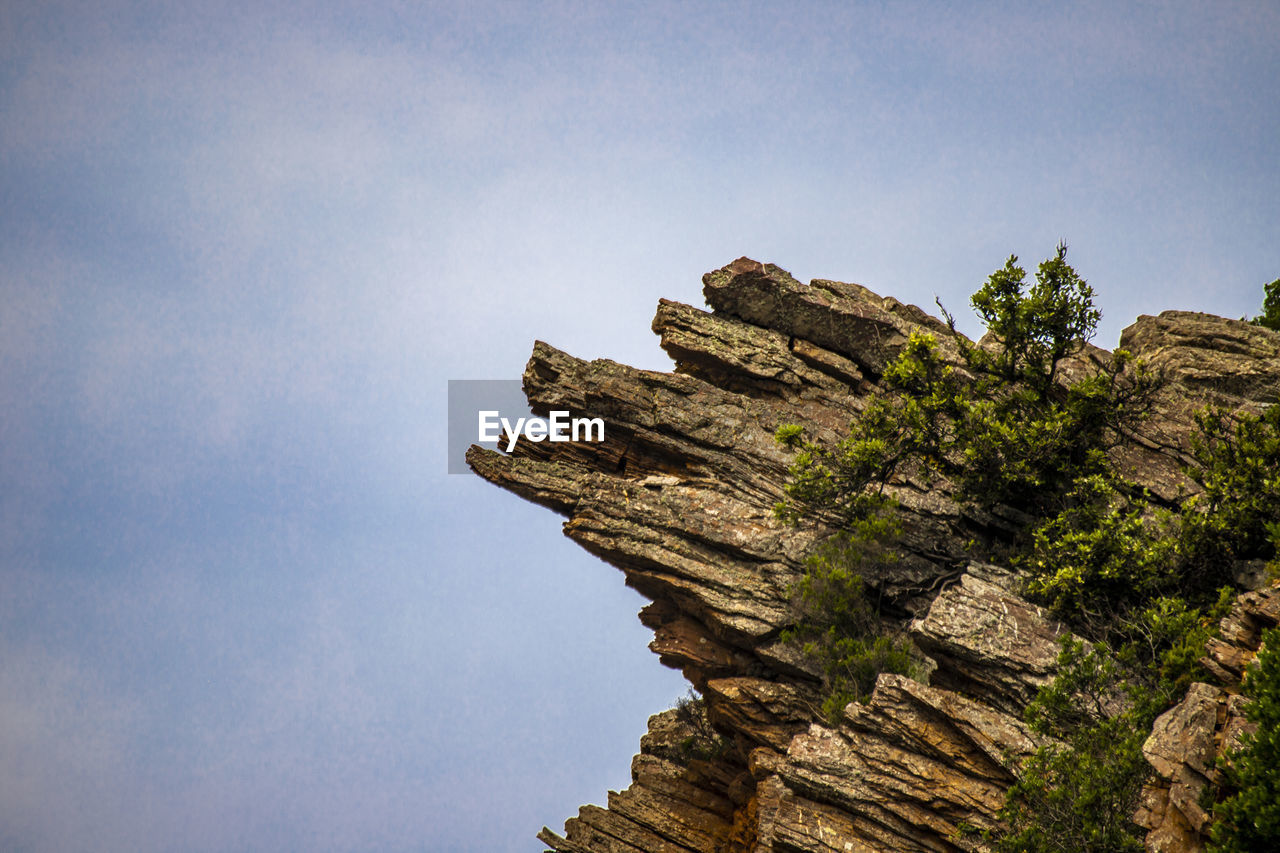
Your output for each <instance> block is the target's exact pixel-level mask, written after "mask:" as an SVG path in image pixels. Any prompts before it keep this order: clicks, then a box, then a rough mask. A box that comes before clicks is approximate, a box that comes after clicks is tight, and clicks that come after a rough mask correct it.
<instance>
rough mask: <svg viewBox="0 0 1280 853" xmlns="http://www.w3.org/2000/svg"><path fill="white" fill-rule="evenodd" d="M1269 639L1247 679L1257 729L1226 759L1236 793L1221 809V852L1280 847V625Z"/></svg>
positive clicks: (1216, 833)
mask: <svg viewBox="0 0 1280 853" xmlns="http://www.w3.org/2000/svg"><path fill="white" fill-rule="evenodd" d="M1263 644H1264V647H1263V649H1262V651H1260V652H1259V653H1258V659H1257V662H1256V665H1255V667H1254V668H1252V669H1251V670H1250V671H1249V673H1248V677H1247V678H1246V679H1245V683H1244V693H1245V695H1246V696H1247V697H1249V698H1250V699H1251V700H1253V701H1251V702H1250V703H1249V704H1248V705H1247V706H1245V716H1246V717H1247V718H1248V719H1249V721H1250V722H1252V723H1253V724H1254V725H1255V726H1257V730H1256V731H1255V732H1253V733H1252V734H1246V735H1244V737H1242V738H1241V744H1240V748H1239V749H1238V750H1236V751H1235V752H1234V753H1233V754H1232V755H1231V758H1230V759H1229V761H1228V762H1227V763H1226V766H1225V770H1226V772H1227V778H1228V783H1229V785H1230V786H1231V788H1233V789H1234V793H1233V794H1232V795H1231V796H1229V797H1228V798H1227V799H1225V800H1224V801H1223V802H1222V803H1220V804H1219V806H1218V809H1217V812H1216V814H1215V817H1216V818H1217V822H1216V823H1215V824H1214V826H1213V844H1212V846H1211V848H1210V849H1211V850H1213V851H1215V853H1252V851H1256V850H1280V629H1277V628H1273V629H1271V630H1270V631H1267V632H1265V633H1264V635H1263Z"/></svg>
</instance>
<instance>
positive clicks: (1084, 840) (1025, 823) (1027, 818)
mask: <svg viewBox="0 0 1280 853" xmlns="http://www.w3.org/2000/svg"><path fill="white" fill-rule="evenodd" d="M1230 600H1231V596H1230V590H1224V595H1223V596H1222V597H1221V598H1220V599H1219V602H1218V604H1217V605H1216V606H1215V608H1214V609H1213V610H1211V611H1210V612H1208V613H1201V612H1199V611H1196V610H1192V609H1189V608H1188V607H1187V606H1186V604H1185V603H1184V602H1182V601H1180V600H1177V599H1167V598H1166V599H1161V600H1159V601H1158V602H1156V603H1155V604H1154V605H1152V606H1151V607H1149V608H1147V609H1146V610H1145V611H1143V612H1142V613H1141V614H1139V615H1138V616H1137V617H1136V618H1135V620H1134V622H1133V627H1132V629H1131V631H1130V637H1129V638H1128V639H1127V640H1126V641H1125V642H1124V644H1123V645H1121V646H1119V647H1117V648H1115V649H1113V648H1112V647H1111V646H1110V645H1108V644H1107V643H1105V642H1103V643H1098V644H1096V645H1093V646H1087V645H1086V644H1085V643H1083V642H1081V641H1080V640H1079V639H1077V638H1075V637H1072V636H1070V635H1067V636H1064V637H1063V640H1062V651H1061V653H1060V654H1059V656H1058V675H1057V677H1056V678H1055V679H1054V680H1053V682H1051V683H1050V684H1049V685H1047V686H1046V687H1044V688H1043V689H1042V690H1041V691H1040V693H1039V694H1038V695H1037V697H1036V699H1035V700H1034V701H1033V702H1032V703H1031V704H1030V705H1028V706H1027V709H1026V721H1027V724H1028V725H1029V726H1030V727H1031V729H1032V730H1033V731H1035V732H1036V733H1038V734H1040V735H1044V736H1048V737H1051V738H1053V739H1054V740H1051V741H1050V742H1049V743H1048V744H1046V745H1045V746H1042V747H1041V748H1040V749H1038V750H1037V751H1036V752H1035V753H1034V754H1033V755H1032V756H1031V758H1029V759H1028V760H1027V761H1026V763H1024V764H1023V766H1022V767H1021V768H1020V776H1019V779H1018V781H1017V782H1016V783H1015V784H1014V785H1013V786H1012V787H1011V788H1010V790H1009V792H1008V795H1007V798H1006V801H1005V806H1004V808H1003V809H1002V811H1001V813H1000V817H1001V819H1002V820H1003V822H1004V823H1005V825H1006V826H1007V830H1006V831H1004V832H1002V833H993V834H992V835H993V837H992V838H990V839H989V840H993V841H994V842H995V849H996V850H997V851H999V853H1066V851H1072V853H1076V851H1079V852H1080V853H1093V851H1096V852H1097V853H1113V851H1130V850H1132V851H1141V850H1142V849H1143V843H1142V838H1143V834H1142V832H1141V830H1140V829H1139V828H1138V827H1137V826H1136V825H1134V823H1133V815H1134V812H1135V811H1136V810H1137V807H1138V804H1139V798H1140V796H1141V793H1142V786H1143V784H1144V783H1145V782H1146V780H1147V778H1148V776H1149V775H1150V772H1151V768H1150V766H1149V765H1148V764H1147V761H1146V759H1145V758H1144V757H1143V754H1142V745H1143V743H1144V742H1145V741H1146V739H1147V736H1148V734H1149V732H1150V731H1151V725H1152V723H1153V722H1154V721H1155V718H1156V717H1157V716H1158V715H1159V714H1160V713H1161V712H1162V711H1164V710H1165V709H1166V708H1168V707H1169V706H1170V705H1172V704H1173V703H1174V702H1175V701H1176V700H1177V697H1179V696H1181V695H1182V694H1183V693H1185V692H1186V689H1187V687H1188V686H1190V683H1191V681H1192V680H1193V679H1197V678H1203V677H1204V674H1205V673H1204V671H1203V670H1202V669H1201V668H1200V664H1199V662H1198V659H1199V656H1200V654H1201V653H1202V650H1203V648H1204V644H1205V642H1206V641H1207V640H1208V638H1209V636H1210V634H1211V632H1212V628H1211V627H1210V626H1211V625H1214V624H1216V620H1217V618H1220V617H1221V615H1223V614H1224V613H1225V610H1226V608H1227V607H1229V604H1230Z"/></svg>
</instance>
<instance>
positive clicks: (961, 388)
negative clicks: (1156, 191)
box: [777, 245, 1157, 520]
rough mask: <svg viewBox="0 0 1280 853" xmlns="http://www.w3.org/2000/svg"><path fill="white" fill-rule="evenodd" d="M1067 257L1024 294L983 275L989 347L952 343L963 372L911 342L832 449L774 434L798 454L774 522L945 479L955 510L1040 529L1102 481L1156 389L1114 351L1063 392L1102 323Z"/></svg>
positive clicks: (1002, 279) (789, 429) (925, 344)
mask: <svg viewBox="0 0 1280 853" xmlns="http://www.w3.org/2000/svg"><path fill="white" fill-rule="evenodd" d="M1066 251H1067V249H1066V246H1064V245H1059V246H1058V250H1057V254H1056V255H1055V256H1054V257H1053V258H1050V259H1049V260H1047V261H1045V262H1044V263H1042V264H1041V265H1040V269H1039V271H1038V272H1037V275H1036V282H1035V284H1033V285H1028V284H1027V282H1026V273H1025V271H1024V270H1023V269H1022V268H1021V267H1019V266H1018V265H1017V258H1016V257H1014V256H1011V257H1010V258H1009V259H1008V260H1007V261H1006V262H1005V265H1004V267H1003V268H1002V269H999V270H997V271H996V272H994V273H992V274H991V276H990V277H989V278H988V279H987V282H986V284H984V285H983V286H982V288H980V289H979V290H978V292H977V293H975V294H974V295H973V298H972V300H971V301H972V304H973V307H974V310H975V311H977V313H978V314H979V316H981V317H982V319H983V321H984V322H985V323H986V324H987V328H988V332H989V335H990V338H991V340H990V342H988V343H986V344H983V345H975V344H971V343H969V342H967V341H966V340H965V339H964V337H963V336H960V335H957V336H956V337H955V341H956V343H957V345H958V346H959V349H960V353H961V356H962V358H963V364H960V365H952V364H948V363H946V362H945V361H943V359H942V357H941V356H940V354H939V351H938V343H937V340H936V339H935V338H934V337H933V335H930V334H924V333H913V334H912V336H911V338H910V340H909V341H908V343H907V345H906V346H905V347H904V348H903V349H902V351H901V352H900V353H899V355H898V357H897V359H896V360H894V361H893V362H892V363H890V365H889V366H888V367H887V368H886V369H885V372H884V375H883V377H882V378H883V383H884V385H885V386H886V388H887V389H888V390H890V391H892V392H893V393H892V394H891V395H886V396H883V397H877V398H875V399H874V400H872V401H871V403H869V404H868V406H867V408H866V409H865V410H864V411H863V413H862V415H861V416H860V417H859V418H857V419H856V420H855V421H854V422H853V423H852V424H851V425H850V428H849V433H848V435H847V436H846V437H845V438H843V439H841V441H840V442H839V443H838V444H837V445H836V446H835V447H823V446H820V445H818V444H816V443H814V442H810V441H807V440H805V439H804V437H803V431H802V430H801V429H800V428H799V427H797V426H794V425H787V426H784V427H782V428H781V429H779V431H778V436H777V437H778V440H779V441H780V442H782V443H783V444H786V445H787V446H789V447H792V448H795V449H797V450H799V451H800V452H799V453H797V455H796V458H795V461H794V462H793V464H792V466H791V482H790V483H789V484H788V485H787V488H786V493H787V497H788V499H789V501H788V502H787V503H785V504H783V505H782V506H781V507H780V508H779V514H780V515H781V516H782V517H784V518H788V519H790V520H795V519H796V518H797V517H799V515H801V514H803V512H805V511H806V510H809V509H812V508H819V509H821V510H823V511H831V510H835V511H837V512H839V513H841V514H843V515H845V516H846V517H848V518H861V517H866V515H867V514H868V513H870V512H874V511H875V510H877V509H878V508H880V507H882V506H883V505H884V503H885V500H884V496H883V493H884V487H885V485H886V484H887V483H888V482H889V481H890V480H891V479H892V478H893V477H894V476H898V475H902V474H906V473H914V474H917V475H921V476H926V477H928V476H933V475H937V474H941V475H944V476H946V477H948V478H950V479H951V480H952V481H953V482H954V483H955V484H956V485H957V486H958V487H959V496H960V497H961V498H962V499H965V500H969V501H973V502H975V503H978V504H980V505H983V506H988V507H990V506H994V505H997V504H1008V505H1011V506H1016V507H1018V508H1019V509H1021V510H1023V511H1024V512H1027V513H1028V514H1030V515H1032V516H1041V515H1044V514H1047V513H1049V512H1051V511H1056V510H1057V509H1059V508H1060V505H1061V503H1062V501H1063V499H1064V497H1065V496H1066V495H1067V493H1068V492H1070V490H1071V488H1072V486H1073V483H1074V481H1075V480H1076V479H1077V478H1078V477H1080V476H1084V475H1088V474H1095V473H1099V472H1101V471H1103V470H1105V469H1106V467H1107V463H1106V458H1105V450H1106V449H1107V448H1108V447H1110V446H1111V445H1112V444H1114V443H1116V442H1118V441H1120V440H1121V439H1122V437H1123V435H1124V433H1125V431H1126V430H1127V429H1128V428H1129V427H1130V426H1131V425H1132V423H1133V422H1134V421H1135V420H1137V419H1138V418H1139V417H1141V416H1142V415H1143V414H1144V413H1145V410H1146V408H1147V407H1148V403H1149V400H1150V395H1151V393H1152V391H1153V390H1154V388H1155V385H1156V382H1157V380H1156V378H1155V377H1153V376H1151V375H1150V374H1148V373H1147V372H1146V371H1145V370H1144V369H1143V368H1142V367H1141V366H1140V365H1135V366H1134V369H1132V370H1130V369H1129V367H1130V365H1131V362H1132V359H1131V356H1130V355H1129V354H1128V353H1126V352H1124V351H1123V350H1120V351H1117V352H1116V353H1115V354H1114V356H1113V358H1112V360H1111V362H1110V363H1109V364H1107V365H1104V366H1103V367H1102V368H1101V370H1100V371H1099V372H1097V373H1096V374H1095V375H1094V376H1091V377H1089V378H1087V379H1084V380H1083V381H1080V382H1077V383H1074V384H1072V385H1070V386H1067V385H1063V384H1061V383H1060V382H1059V381H1058V378H1059V367H1060V363H1061V362H1062V360H1063V359H1065V358H1067V357H1068V356H1070V355H1072V354H1073V353H1075V352H1077V351H1078V350H1079V349H1080V348H1082V347H1083V346H1084V343H1085V341H1086V340H1087V339H1088V338H1089V337H1091V336H1092V335H1093V333H1094V330H1095V329H1096V328H1097V323H1098V319H1099V317H1100V313H1099V311H1098V310H1097V309H1096V308H1094V307H1093V301H1092V299H1093V290H1092V289H1091V288H1090V287H1089V286H1088V284H1086V283H1085V282H1084V280H1083V279H1081V278H1080V277H1079V276H1078V275H1077V274H1076V272H1075V270H1073V269H1072V268H1071V266H1070V265H1069V264H1067V262H1066ZM943 313H944V314H945V313H946V311H945V309H943ZM947 321H948V323H949V324H950V326H951V328H952V330H953V331H954V329H955V322H954V319H953V318H952V317H951V316H950V315H949V314H948V315H947Z"/></svg>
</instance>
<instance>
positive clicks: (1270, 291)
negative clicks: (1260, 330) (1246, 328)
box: [1253, 278, 1280, 332]
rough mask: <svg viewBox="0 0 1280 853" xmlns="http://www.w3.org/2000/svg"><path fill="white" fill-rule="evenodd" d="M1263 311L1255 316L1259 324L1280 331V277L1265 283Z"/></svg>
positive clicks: (1255, 321) (1254, 320)
mask: <svg viewBox="0 0 1280 853" xmlns="http://www.w3.org/2000/svg"><path fill="white" fill-rule="evenodd" d="M1262 290H1263V294H1264V296H1263V300H1262V313H1261V314H1259V315H1258V316H1257V317H1254V318H1253V322H1254V324H1255V325H1258V326H1266V327H1267V328H1268V329H1274V330H1275V331H1277V332H1280V278H1278V279H1276V280H1275V281H1273V282H1271V283H1270V284H1267V285H1263V288H1262Z"/></svg>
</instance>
